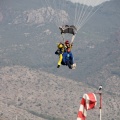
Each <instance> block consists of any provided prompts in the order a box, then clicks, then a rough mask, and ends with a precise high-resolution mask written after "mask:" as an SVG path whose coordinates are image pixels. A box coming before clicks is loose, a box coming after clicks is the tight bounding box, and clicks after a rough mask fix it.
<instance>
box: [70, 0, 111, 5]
mask: <svg viewBox="0 0 120 120" xmlns="http://www.w3.org/2000/svg"><path fill="white" fill-rule="evenodd" d="M70 1H72V2H73V3H76V2H78V3H81V4H85V5H89V6H97V5H99V4H101V3H103V2H106V1H110V0H70Z"/></svg>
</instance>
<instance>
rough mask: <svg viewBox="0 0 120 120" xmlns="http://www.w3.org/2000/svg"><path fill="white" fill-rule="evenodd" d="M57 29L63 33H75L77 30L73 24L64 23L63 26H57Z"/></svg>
mask: <svg viewBox="0 0 120 120" xmlns="http://www.w3.org/2000/svg"><path fill="white" fill-rule="evenodd" d="M59 29H60V31H61V34H63V33H64V34H65V33H69V34H73V35H75V34H76V31H77V29H76V27H75V26H74V25H71V26H69V25H64V26H62V27H59Z"/></svg>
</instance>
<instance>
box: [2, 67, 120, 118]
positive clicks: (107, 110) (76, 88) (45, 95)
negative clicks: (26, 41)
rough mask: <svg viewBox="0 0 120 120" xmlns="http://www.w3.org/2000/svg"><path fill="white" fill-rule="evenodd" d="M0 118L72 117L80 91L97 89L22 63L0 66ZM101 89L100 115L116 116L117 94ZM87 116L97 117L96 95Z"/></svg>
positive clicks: (75, 113) (117, 115)
mask: <svg viewBox="0 0 120 120" xmlns="http://www.w3.org/2000/svg"><path fill="white" fill-rule="evenodd" d="M0 80H1V84H0V88H1V89H0V104H1V109H0V119H1V118H2V119H4V120H10V119H15V118H16V115H17V117H18V119H20V120H25V119H30V120H32V119H36V120H45V119H49V120H67V119H70V120H73V119H76V117H77V112H78V109H79V105H80V104H79V103H80V100H81V98H82V96H83V94H84V93H89V92H98V90H97V89H95V88H94V87H89V86H88V85H87V84H84V83H81V82H77V81H73V80H71V79H66V78H63V77H59V76H55V75H53V74H49V73H46V72H43V71H41V70H36V69H34V70H33V69H30V68H27V67H25V66H12V67H2V68H0ZM112 96H113V97H111V95H109V94H108V93H107V92H105V91H104V90H103V109H102V118H103V119H104V120H108V119H115V120H119V119H120V117H119V114H120V111H119V108H120V101H119V96H116V95H112ZM97 99H98V103H97V106H96V108H95V109H93V110H90V111H88V112H87V120H91V119H99V96H98V95H97Z"/></svg>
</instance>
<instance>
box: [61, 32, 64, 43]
mask: <svg viewBox="0 0 120 120" xmlns="http://www.w3.org/2000/svg"><path fill="white" fill-rule="evenodd" d="M61 36H62V39H63V43H65V39H64V34H63V33H62V34H61Z"/></svg>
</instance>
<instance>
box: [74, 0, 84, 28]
mask: <svg viewBox="0 0 120 120" xmlns="http://www.w3.org/2000/svg"><path fill="white" fill-rule="evenodd" d="M85 1H86V0H85ZM85 1H84V2H83V4H82V9H81V10H80V6H79V11H78V13H79V12H80V14H79V15H78V20H77V22H76V26H77V27H78V24H79V21H80V18H81V16H82V14H83V12H84V9H85V5H84V4H85Z"/></svg>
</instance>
